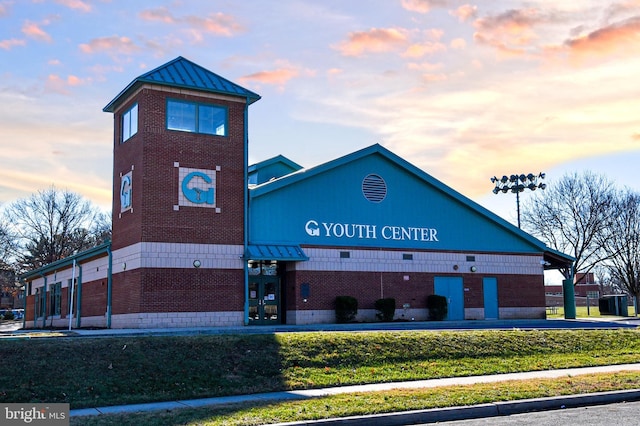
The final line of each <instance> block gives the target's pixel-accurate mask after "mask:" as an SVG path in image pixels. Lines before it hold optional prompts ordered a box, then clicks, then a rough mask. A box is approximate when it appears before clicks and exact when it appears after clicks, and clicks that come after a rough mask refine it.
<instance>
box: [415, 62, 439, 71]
mask: <svg viewBox="0 0 640 426" xmlns="http://www.w3.org/2000/svg"><path fill="white" fill-rule="evenodd" d="M443 66H444V65H443V64H442V63H437V64H432V63H430V62H423V63H420V64H417V63H415V62H410V63H409V64H407V68H408V69H410V70H413V71H420V72H427V73H429V72H431V71H435V70H438V69H441V68H442V67H443Z"/></svg>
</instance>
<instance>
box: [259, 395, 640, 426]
mask: <svg viewBox="0 0 640 426" xmlns="http://www.w3.org/2000/svg"><path fill="white" fill-rule="evenodd" d="M638 400H640V390H639V389H635V390H623V391H613V392H600V393H593V394H579V395H567V396H559V397H551V398H536V399H524V400H518V401H505V402H495V403H490V404H479V405H471V406H465V407H450V408H433V409H429V410H418V411H404V412H399V413H387V414H373V415H367V416H353V417H343V418H333V419H322V420H307V421H300V422H289V423H276V424H273V425H271V426H329V425H331V426H333V425H336V426H404V425H411V424H420V423H436V422H445V421H454V420H470V419H478V418H485V417H498V416H510V415H513V414H522V413H529V412H535V411H549V410H560V409H565V408H577V407H584V406H591V405H604V404H612V403H619V402H626V401H638Z"/></svg>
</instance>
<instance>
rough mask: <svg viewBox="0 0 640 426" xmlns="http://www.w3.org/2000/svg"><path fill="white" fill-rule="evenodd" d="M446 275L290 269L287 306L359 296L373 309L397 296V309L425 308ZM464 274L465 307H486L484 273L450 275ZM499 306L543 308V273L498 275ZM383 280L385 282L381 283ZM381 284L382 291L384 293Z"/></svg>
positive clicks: (361, 304)
mask: <svg viewBox="0 0 640 426" xmlns="http://www.w3.org/2000/svg"><path fill="white" fill-rule="evenodd" d="M436 276H447V274H432V273H415V272H414V273H410V274H407V273H393V272H383V273H381V272H349V271H347V272H332V271H288V272H287V273H286V275H285V284H284V287H283V291H286V292H287V296H286V301H287V304H286V309H287V311H294V310H319V311H321V310H327V309H333V306H334V305H333V304H334V301H335V298H336V296H338V295H344V296H353V297H355V298H356V299H358V309H374V302H375V301H376V300H377V299H379V298H381V297H393V298H395V299H396V309H400V308H402V306H403V305H404V304H409V305H410V307H411V308H412V309H413V308H426V299H427V296H428V295H430V294H433V283H434V277H436ZM449 276H462V277H463V286H464V307H465V309H467V308H469V309H471V308H484V294H483V287H482V279H483V276H481V275H478V274H457V275H454V274H451V275H449ZM405 277H408V280H407V279H405ZM492 277H496V278H497V282H498V305H499V306H500V307H501V308H502V307H540V306H542V307H543V306H545V305H544V303H545V302H544V300H545V299H544V282H543V277H542V276H531V275H498V276H492ZM303 283H308V284H309V285H310V295H309V298H308V300H307V302H304V301H303V300H302V296H301V294H300V289H301V285H302V284H303ZM381 283H382V284H381ZM381 286H382V290H383V291H382V292H381Z"/></svg>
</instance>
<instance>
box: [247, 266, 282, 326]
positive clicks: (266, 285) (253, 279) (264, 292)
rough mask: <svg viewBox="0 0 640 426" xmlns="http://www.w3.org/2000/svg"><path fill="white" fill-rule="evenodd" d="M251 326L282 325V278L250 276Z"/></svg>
mask: <svg viewBox="0 0 640 426" xmlns="http://www.w3.org/2000/svg"><path fill="white" fill-rule="evenodd" d="M249 324H251V325H266V324H280V278H279V277H277V276H268V275H250V276H249Z"/></svg>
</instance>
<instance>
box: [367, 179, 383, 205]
mask: <svg viewBox="0 0 640 426" xmlns="http://www.w3.org/2000/svg"><path fill="white" fill-rule="evenodd" d="M362 194H363V195H364V198H366V199H367V200H369V201H371V202H372V203H379V202H381V201H382V200H384V198H385V197H386V196H387V184H386V182H385V181H384V179H382V178H381V177H380V176H378V175H374V174H371V175H367V176H366V177H365V178H364V179H363V180H362Z"/></svg>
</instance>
